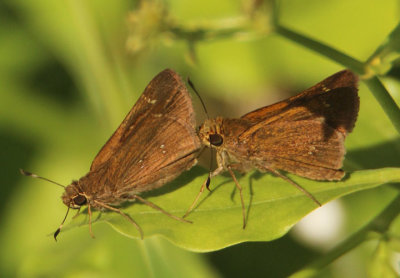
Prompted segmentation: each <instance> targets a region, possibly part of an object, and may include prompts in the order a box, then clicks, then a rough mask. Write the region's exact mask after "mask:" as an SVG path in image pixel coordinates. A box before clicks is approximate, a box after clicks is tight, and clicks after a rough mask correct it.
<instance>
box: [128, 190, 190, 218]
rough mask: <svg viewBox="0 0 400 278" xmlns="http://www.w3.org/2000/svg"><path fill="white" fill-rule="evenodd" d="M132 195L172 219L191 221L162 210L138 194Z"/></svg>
mask: <svg viewBox="0 0 400 278" xmlns="http://www.w3.org/2000/svg"><path fill="white" fill-rule="evenodd" d="M132 197H133V198H135V199H137V200H139V201H140V202H142V203H143V204H145V205H147V206H149V207H151V208H153V209H155V210H158V211H160V212H162V213H164V214H165V215H167V216H169V217H171V218H173V219H175V220H178V221H181V222H186V223H192V221H189V220H186V219H183V218H180V217H178V216H175V215H173V214H170V213H169V212H167V211H165V210H163V209H162V208H160V207H159V206H157V205H156V204H154V203H152V202H150V201H147V200H146V199H143V198H142V197H140V196H139V195H133V196H132Z"/></svg>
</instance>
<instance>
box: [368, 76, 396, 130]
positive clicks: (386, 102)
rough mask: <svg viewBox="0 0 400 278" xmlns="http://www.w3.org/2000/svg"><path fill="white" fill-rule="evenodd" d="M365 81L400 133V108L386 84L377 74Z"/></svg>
mask: <svg viewBox="0 0 400 278" xmlns="http://www.w3.org/2000/svg"><path fill="white" fill-rule="evenodd" d="M364 82H365V85H367V87H368V88H369V90H370V91H371V92H372V94H373V95H374V97H375V98H376V100H377V101H378V102H379V104H380V106H381V107H382V108H383V110H384V111H385V113H386V115H387V116H388V117H389V119H390V121H391V122H392V124H393V126H394V127H395V128H396V130H397V132H398V133H400V109H399V107H398V106H397V104H396V102H395V101H394V99H393V98H392V96H391V95H390V94H389V92H388V91H387V90H386V88H385V86H383V84H382V82H381V81H380V80H379V79H378V77H376V76H374V77H372V78H369V79H366V80H364Z"/></svg>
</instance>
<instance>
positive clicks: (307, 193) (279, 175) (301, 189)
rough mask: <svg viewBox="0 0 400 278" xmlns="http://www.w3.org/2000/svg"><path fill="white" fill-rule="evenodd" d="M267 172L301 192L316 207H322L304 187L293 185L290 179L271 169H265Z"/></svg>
mask: <svg viewBox="0 0 400 278" xmlns="http://www.w3.org/2000/svg"><path fill="white" fill-rule="evenodd" d="M266 170H267V171H269V172H271V173H273V174H274V175H276V176H278V177H280V178H282V179H284V180H285V181H287V182H288V183H290V184H291V185H293V186H294V187H296V188H297V189H298V190H300V191H301V192H303V193H304V194H305V195H307V197H309V198H310V199H311V200H312V201H313V202H314V203H316V204H317V205H318V206H322V205H321V203H320V202H319V201H318V200H317V199H316V198H315V197H314V196H313V195H312V194H311V193H310V192H308V191H307V190H306V189H305V188H304V187H302V186H300V185H299V184H297V183H295V182H294V181H292V180H291V179H289V178H288V177H286V176H285V175H282V174H281V173H279V171H277V170H275V169H271V168H266Z"/></svg>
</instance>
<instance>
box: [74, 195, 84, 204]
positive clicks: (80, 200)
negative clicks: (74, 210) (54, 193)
mask: <svg viewBox="0 0 400 278" xmlns="http://www.w3.org/2000/svg"><path fill="white" fill-rule="evenodd" d="M73 201H74V204H75V205H77V206H83V205H84V204H86V201H87V200H86V197H85V196H83V195H78V196H76V197H74V199H73Z"/></svg>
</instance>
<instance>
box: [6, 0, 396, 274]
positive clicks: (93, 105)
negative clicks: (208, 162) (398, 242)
mask: <svg viewBox="0 0 400 278" xmlns="http://www.w3.org/2000/svg"><path fill="white" fill-rule="evenodd" d="M261 2H262V1H228V0H221V1H210V0H202V1H198V0H196V1H183V0H170V1H167V2H162V1H143V2H142V3H140V2H139V1H127V0H116V1H105V0H69V1H50V0H36V1H24V0H3V1H1V2H0V23H1V24H0V42H1V44H0V84H1V86H0V94H1V95H0V96H1V101H0V144H1V146H2V148H1V156H0V163H1V164H0V173H1V175H0V176H1V185H0V190H1V191H0V221H1V224H0V245H1V251H0V256H1V257H0V258H1V260H0V276H2V277H72V276H73V277H244V276H251V277H267V276H268V277H286V276H288V275H289V274H291V273H293V272H294V271H296V270H298V269H300V268H301V267H303V266H305V265H306V264H307V263H309V262H311V261H312V260H313V259H315V258H318V257H319V256H320V255H321V254H322V253H323V252H324V251H325V248H326V246H327V245H328V246H332V245H334V244H336V243H338V242H340V241H341V240H343V239H345V238H346V237H347V236H348V235H349V234H351V233H352V232H354V231H355V230H357V229H358V228H359V227H361V226H363V225H364V224H365V223H366V222H367V221H368V220H369V219H371V218H372V217H374V216H375V215H376V214H378V213H379V211H380V210H381V209H382V208H383V207H384V206H385V205H386V204H387V203H388V202H389V201H390V200H391V199H392V197H393V194H394V193H393V192H394V190H393V189H392V188H391V187H389V186H383V187H379V188H377V189H374V190H368V191H364V192H360V193H357V194H354V195H351V196H348V197H346V198H343V199H342V200H341V202H340V203H338V206H339V207H340V211H341V214H340V215H339V218H340V219H341V220H340V221H341V223H342V225H340V227H338V230H337V232H336V234H334V235H333V237H332V238H331V239H330V242H328V243H326V242H325V243H321V244H319V245H318V244H317V245H315V244H314V245H310V244H308V243H307V241H306V240H305V239H304V237H303V236H299V234H301V233H300V232H299V233H297V232H296V233H292V234H289V235H286V236H285V237H283V238H281V239H278V240H276V241H274V242H259V243H243V244H239V245H237V246H233V247H229V248H226V249H224V250H220V251H217V252H212V253H207V254H197V253H192V252H189V251H185V250H183V249H180V248H178V247H175V246H173V245H172V244H171V243H169V242H167V241H166V240H164V239H162V238H158V237H153V238H147V239H145V240H143V241H140V240H132V239H129V238H126V237H124V236H122V235H120V234H119V233H116V232H115V231H114V230H112V229H111V228H110V227H109V226H107V225H105V224H104V223H102V224H98V225H94V229H95V234H96V237H97V239H96V240H92V239H91V238H90V236H89V233H88V229H87V227H81V228H76V229H73V230H70V231H68V232H65V233H62V235H61V236H60V240H59V242H58V243H55V242H54V240H53V238H52V237H51V236H49V234H51V233H52V232H53V231H54V230H55V229H56V228H57V226H58V225H59V223H60V222H61V220H62V218H63V216H64V213H65V211H66V209H65V206H64V205H63V204H62V202H61V200H60V196H61V194H62V190H61V189H60V188H58V187H56V186H54V185H52V184H50V183H46V182H42V181H39V180H33V179H29V178H26V177H23V176H21V175H20V174H19V172H18V169H19V168H24V169H26V170H29V171H32V172H35V173H37V174H40V175H42V176H44V177H47V178H50V179H53V180H55V181H58V182H60V183H62V184H69V183H70V181H71V180H72V179H77V178H79V177H81V176H82V175H84V174H85V173H86V172H87V171H88V169H89V165H90V163H91V161H92V159H93V158H94V156H95V155H96V153H97V151H98V150H99V149H100V148H101V146H102V145H103V144H104V142H105V141H106V140H107V139H108V137H109V136H110V134H111V133H112V132H113V130H114V129H115V128H116V127H117V126H118V124H119V123H120V121H121V120H122V119H123V117H124V116H125V114H126V113H127V112H128V111H129V109H130V107H131V106H132V105H133V104H134V103H135V101H136V99H137V98H138V96H139V95H140V94H141V93H142V91H143V89H144V87H145V86H146V85H147V83H148V82H149V81H150V80H151V79H152V78H153V77H154V76H155V75H156V74H157V73H158V72H160V71H161V70H163V69H164V68H172V69H175V70H176V71H178V72H179V73H180V74H181V75H182V76H184V77H187V76H190V77H191V79H192V80H193V81H194V83H195V84H196V86H197V88H198V90H199V91H200V94H201V95H202V97H203V99H204V101H205V103H206V105H207V107H208V110H209V112H210V114H211V116H215V115H222V116H231V117H238V116H240V115H242V114H243V113H246V112H249V111H251V110H252V109H255V108H259V107H260V106H264V105H267V104H271V103H273V102H274V101H278V100H280V99H283V98H285V97H288V96H290V95H293V94H295V93H296V92H300V91H301V90H302V89H305V88H307V87H309V86H311V85H313V84H315V83H316V82H318V81H320V80H322V79H323V78H325V77H327V76H329V75H331V74H333V73H334V72H336V71H339V70H341V69H342V68H343V66H341V65H339V64H337V63H335V62H334V61H331V60H328V59H327V58H324V57H322V56H320V55H318V54H316V53H314V52H312V51H310V50H307V49H306V48H304V47H301V46H299V45H296V44H294V43H292V42H290V41H288V40H286V39H285V38H282V37H281V36H279V35H277V34H274V33H273V31H272V30H271V31H270V28H269V25H268V22H269V20H270V15H271V14H272V11H271V9H270V6H269V5H268V2H267V4H266V5H264V6H263V5H260V6H258V8H257V9H256V11H253V12H254V13H261V14H263V16H260V15H258V17H257V18H258V19H259V20H258V21H257V22H255V23H254V26H250V28H249V29H251V30H255V32H249V33H250V34H246V33H245V32H244V33H242V32H237V33H234V34H233V35H232V34H227V35H226V36H222V35H221V36H216V37H211V38H204V39H200V40H199V41H197V42H196V43H193V41H192V43H188V41H187V40H185V39H183V38H188V37H184V36H181V37H180V36H179V33H175V34H174V33H172V34H171V33H169V32H166V31H167V30H165V29H164V28H165V26H167V24H160V22H161V23H163V20H165V21H166V23H171V22H173V23H174V24H176V26H181V27H182V28H184V29H185V30H196V29H195V28H196V26H202V27H203V28H204V29H206V30H207V29H209V30H213V29H221V28H222V29H223V28H225V27H230V26H235V24H240V23H241V22H243V17H251V16H252V15H253V14H252V10H251V8H250V7H251V4H254V3H255V4H254V5H257V3H261ZM279 3H280V8H281V14H280V20H281V23H282V24H284V25H285V26H287V27H289V28H292V29H294V30H297V31H300V32H301V33H303V34H306V35H307V36H310V37H312V38H315V39H318V40H319V41H321V42H323V43H326V44H328V45H330V46H332V47H334V48H336V49H338V50H340V51H343V52H344V53H346V54H348V55H350V56H353V57H354V58H356V59H359V60H362V61H363V60H366V59H367V58H368V57H369V56H370V55H371V54H372V53H373V52H374V51H375V49H376V48H377V47H378V46H379V45H380V44H381V43H382V42H383V41H384V40H385V38H386V37H387V36H388V35H389V34H390V32H391V31H392V30H393V28H394V27H395V26H396V25H397V24H398V20H399V11H400V9H399V4H398V1H396V0H380V1H378V0H368V1H361V0H353V1H347V0H328V1H319V0H301V1H300V0H291V1H289V0H287V1H279ZM164 4H165V5H164ZM177 34H178V35H177ZM388 76H389V78H387V79H386V82H387V83H386V84H387V85H388V88H390V92H391V93H392V94H393V95H392V96H393V97H394V98H395V99H397V100H398V99H399V98H400V95H399V88H400V87H399V83H398V78H399V75H398V71H397V72H396V71H395V70H393V71H392V72H391V73H390V74H389V75H388ZM360 97H361V111H360V116H359V121H358V123H357V127H356V129H355V130H354V133H352V134H351V135H350V136H349V138H348V140H347V141H346V146H347V148H348V155H347V158H348V160H346V162H345V166H346V167H347V169H350V170H354V169H369V168H381V167H387V166H400V163H399V159H398V157H399V153H400V144H399V138H398V134H397V133H396V131H395V130H394V128H393V127H392V126H391V124H390V122H389V120H388V119H387V117H386V116H385V114H384V113H383V111H382V109H381V108H380V106H379V105H378V104H377V102H376V101H375V99H374V98H373V97H372V95H371V93H370V92H369V91H368V89H367V88H366V87H365V86H364V85H363V84H361V86H360ZM194 101H195V102H197V103H198V100H196V99H194ZM197 108H198V109H197V111H198V112H197V114H199V115H201V114H202V111H201V108H200V107H197ZM360 208H361V209H360ZM332 221H333V220H332ZM375 248H376V244H375V245H374V244H370V243H368V244H364V245H362V246H360V247H359V248H357V249H356V250H354V251H353V252H351V253H349V254H347V255H346V256H344V257H342V258H341V259H339V260H338V261H337V262H335V263H334V264H332V265H331V266H330V267H329V268H327V269H326V270H325V271H324V272H323V273H321V277H364V276H367V275H368V273H369V272H368V265H369V263H370V262H371V260H372V259H371V258H372V257H373V253H374V250H375ZM393 258H395V257H393ZM393 258H391V260H393V267H394V268H397V271H398V270H399V268H398V267H399V266H398V262H399V261H400V257H397V261H396V260H395V259H393Z"/></svg>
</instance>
